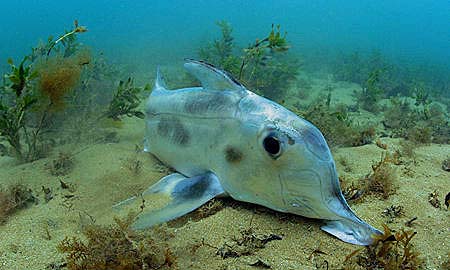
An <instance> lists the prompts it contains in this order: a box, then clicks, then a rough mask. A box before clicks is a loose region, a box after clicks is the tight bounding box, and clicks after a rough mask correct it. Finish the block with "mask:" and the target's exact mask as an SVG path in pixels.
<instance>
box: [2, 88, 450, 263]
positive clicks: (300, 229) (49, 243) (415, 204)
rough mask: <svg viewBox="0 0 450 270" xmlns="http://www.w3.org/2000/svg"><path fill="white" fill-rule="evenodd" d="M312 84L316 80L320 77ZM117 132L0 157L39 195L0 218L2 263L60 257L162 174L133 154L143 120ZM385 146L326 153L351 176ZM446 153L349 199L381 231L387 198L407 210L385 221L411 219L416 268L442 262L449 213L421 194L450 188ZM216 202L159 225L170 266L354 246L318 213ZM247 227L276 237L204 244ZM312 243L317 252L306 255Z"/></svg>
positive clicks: (340, 255) (433, 148)
mask: <svg viewBox="0 0 450 270" xmlns="http://www.w3.org/2000/svg"><path fill="white" fill-rule="evenodd" d="M312 83H313V86H317V85H319V84H322V83H323V82H314V81H313V82H312ZM352 87H353V88H354V87H355V86H351V85H350V87H349V85H347V84H345V83H336V85H335V90H334V91H338V94H339V98H343V99H345V96H346V95H347V97H348V96H349V95H350V94H349V93H351V92H352V90H351V88H352ZM339 91H340V92H339ZM117 132H118V136H119V138H120V141H119V142H118V143H102V144H92V145H88V146H86V145H64V146H61V147H58V148H56V149H54V151H53V152H52V155H51V156H49V157H47V158H45V159H40V160H37V161H35V162H33V163H29V164H22V165H16V164H15V162H14V160H12V159H11V158H8V157H0V179H1V183H2V184H3V185H8V184H13V183H22V184H26V185H28V186H29V187H30V188H31V189H32V190H33V192H34V194H35V195H37V196H38V198H39V203H38V204H37V205H33V206H30V207H28V208H26V209H23V210H20V211H18V212H16V213H15V214H14V215H12V216H11V217H10V218H9V219H8V221H7V222H6V223H5V224H3V225H0V269H2V270H3V269H5V270H9V269H11V270H13V269H20V270H22V269H30V270H31V269H36V270H38V269H39V270H42V269H46V267H47V266H48V265H49V264H51V263H60V262H61V261H62V259H63V257H64V255H63V254H61V253H58V252H57V250H56V245H57V244H58V243H59V242H60V241H61V240H62V239H64V238H65V237H66V236H81V228H82V225H83V224H86V223H89V222H91V218H90V217H89V216H91V217H93V218H94V219H95V223H96V224H111V223H112V222H113V217H114V215H115V213H114V212H113V210H112V207H111V206H112V205H113V204H114V203H117V202H119V201H121V200H124V199H126V198H128V197H130V196H131V195H133V194H135V193H136V192H138V191H143V190H145V189H146V188H147V187H148V186H150V185H151V184H153V183H155V182H156V181H158V179H160V178H161V177H162V176H164V173H163V172H161V171H162V170H161V167H160V165H158V164H157V162H156V161H155V159H154V158H152V156H151V155H150V154H147V153H143V152H136V145H141V143H142V138H143V132H144V123H143V121H142V120H135V119H127V120H125V123H124V126H123V127H122V128H120V129H117ZM381 140H382V142H383V143H386V144H387V145H388V149H395V148H398V147H399V146H398V145H399V142H400V139H389V138H382V139H381ZM80 149H83V150H82V151H81V152H79V153H77V154H76V155H74V156H73V160H74V169H73V171H71V172H70V173H69V174H68V175H65V176H52V175H51V174H50V173H49V170H48V169H47V168H46V164H48V163H49V162H51V161H52V160H54V159H55V158H57V156H58V153H59V152H67V153H71V152H72V153H74V152H78V151H79V150H80ZM383 151H385V150H383V149H381V148H379V147H377V146H376V145H375V144H369V145H365V146H361V147H348V148H339V149H333V154H334V158H335V160H339V159H342V158H344V159H346V161H347V163H348V166H347V167H349V168H346V170H345V171H344V168H343V167H342V165H341V164H340V162H336V163H337V167H338V171H339V174H340V175H343V176H344V177H345V178H346V179H358V178H360V177H362V176H364V175H366V174H367V173H369V172H371V165H372V164H373V163H374V162H376V161H379V159H380V157H381V154H382V152H383ZM448 155H450V146H449V145H437V144H429V145H422V146H418V147H417V148H416V149H415V162H413V161H412V160H411V159H410V160H408V159H407V158H405V159H404V162H403V164H401V165H397V166H395V167H396V171H397V173H398V176H399V178H398V179H397V181H396V183H395V186H396V192H395V194H393V195H391V196H390V197H389V198H388V199H387V200H383V199H380V198H379V197H376V196H372V195H367V196H365V197H364V199H363V200H362V201H361V202H359V203H357V204H351V207H352V209H353V210H354V211H355V212H356V213H357V215H358V216H359V217H361V218H362V219H363V220H365V221H367V222H368V223H370V224H372V225H374V226H375V227H377V228H380V229H381V228H382V224H384V223H386V220H387V218H386V217H385V216H383V215H382V211H383V210H384V209H386V208H387V207H389V206H391V205H401V206H403V207H404V212H405V214H404V216H402V217H399V218H396V219H395V220H394V222H393V223H390V224H388V225H389V226H390V227H391V228H393V229H399V228H404V227H405V226H404V223H405V222H406V221H408V220H410V219H411V218H412V217H417V220H416V221H415V222H414V223H413V226H412V227H411V228H410V229H412V230H414V231H416V232H417V236H416V237H415V238H414V240H413V243H414V247H415V249H416V250H417V251H419V252H420V254H421V255H420V256H421V258H422V259H423V261H424V269H443V268H442V263H443V262H445V261H447V260H449V258H448V256H449V252H450V241H449V240H450V226H449V224H450V215H449V214H450V212H449V210H447V209H445V206H443V207H441V208H440V209H437V208H435V207H433V206H432V205H431V204H430V203H429V202H428V195H429V193H431V192H433V191H435V190H436V191H437V192H438V193H439V199H440V200H441V204H442V205H443V198H444V196H445V194H447V192H449V191H450V173H449V172H446V171H444V170H442V169H441V163H442V161H443V160H444V159H445V158H446V157H447V156H448ZM135 160H139V161H141V162H142V169H141V170H140V172H139V173H137V174H135V173H133V172H132V171H131V170H130V169H129V168H128V166H129V164H130V162H132V161H135ZM348 171H349V172H348ZM60 179H61V180H63V181H65V182H67V183H71V184H73V185H75V187H76V191H75V192H74V194H75V197H73V198H72V199H69V200H68V199H66V198H65V197H64V195H65V194H67V193H68V192H67V191H66V190H63V189H61V185H60V181H59V180H60ZM42 186H45V187H50V188H51V189H52V190H53V195H54V198H53V199H52V200H50V201H49V202H47V203H46V202H45V201H44V195H43V192H42ZM223 205H224V207H223V209H222V210H220V211H219V212H217V213H216V214H214V215H211V216H208V217H206V218H203V219H200V220H196V221H193V220H192V219H191V218H190V217H191V216H190V215H188V216H186V217H183V218H180V219H179V220H177V221H175V222H172V223H170V224H169V226H167V227H166V228H167V230H168V231H169V232H171V233H172V234H173V236H174V237H173V238H172V239H171V240H170V242H169V245H170V248H171V250H172V251H173V252H174V254H175V256H176V257H177V263H178V269H257V268H255V267H253V266H250V264H252V263H254V262H256V261H257V260H258V259H260V260H262V261H264V262H266V263H267V264H269V265H270V266H271V268H272V269H326V267H325V261H327V262H328V266H329V269H341V268H342V263H343V261H344V259H345V257H346V256H347V255H349V254H350V253H351V252H352V251H353V250H355V249H358V248H359V247H358V246H354V245H351V244H347V243H344V242H342V241H340V240H338V239H336V238H334V237H332V236H331V235H329V234H327V233H325V232H323V231H321V230H320V225H321V222H320V221H319V220H312V219H307V218H303V217H300V216H294V215H288V214H280V213H276V212H274V211H271V210H268V209H266V208H264V207H260V206H256V205H251V204H246V203H230V201H229V200H226V201H225V202H224V204H223ZM249 228H253V230H254V232H255V233H257V234H270V233H273V234H276V235H280V236H282V240H277V241H271V242H269V243H267V245H266V246H265V247H264V248H262V249H259V250H257V251H256V252H255V254H253V255H249V256H241V257H238V258H226V259H222V258H221V257H220V256H218V255H217V254H216V250H215V249H214V248H212V247H211V246H215V247H219V246H222V245H223V244H224V243H225V242H230V241H231V239H232V238H233V237H234V236H239V234H240V231H241V230H243V229H249ZM47 230H48V232H49V234H50V236H51V238H50V239H48V236H47V232H46V231H47ZM202 239H204V242H205V243H207V244H208V245H205V246H202V247H200V248H198V249H197V251H196V252H195V253H192V252H191V250H192V247H193V246H194V245H196V244H198V243H199V242H201V240H202ZM316 249H320V250H321V251H322V253H320V254H319V253H317V254H314V255H313V256H311V254H312V252H313V251H314V250H316Z"/></svg>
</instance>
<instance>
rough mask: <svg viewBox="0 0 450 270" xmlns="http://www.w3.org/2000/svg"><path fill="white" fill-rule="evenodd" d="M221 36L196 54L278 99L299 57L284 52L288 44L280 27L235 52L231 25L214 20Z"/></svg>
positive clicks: (295, 72)
mask: <svg viewBox="0 0 450 270" xmlns="http://www.w3.org/2000/svg"><path fill="white" fill-rule="evenodd" d="M217 24H218V26H219V27H220V28H221V32H222V37H221V39H216V40H214V42H212V43H209V44H208V45H206V46H205V47H203V48H201V49H200V50H199V57H200V58H201V59H202V60H205V61H207V62H209V63H211V64H213V65H215V66H217V67H219V68H222V69H224V70H226V71H228V72H230V73H231V74H232V75H233V76H234V77H235V78H237V79H238V80H240V81H241V82H242V83H243V84H244V85H245V86H247V87H248V88H250V89H252V90H254V91H256V92H257V93H259V94H261V95H264V96H266V97H269V98H272V99H275V100H278V99H281V98H282V97H283V96H284V94H285V93H286V90H287V88H288V86H289V84H290V83H291V82H293V81H294V80H295V79H296V75H297V73H298V69H299V67H300V65H299V63H298V60H297V59H296V58H295V57H293V56H292V55H287V54H286V53H287V51H288V50H289V48H290V46H289V45H288V42H287V39H286V33H284V34H281V31H280V30H281V28H280V26H279V25H278V26H276V27H275V26H274V25H272V29H271V31H270V32H269V34H268V35H267V36H266V37H264V38H262V39H257V40H256V41H255V42H254V43H253V44H251V45H249V46H248V47H247V48H244V49H243V50H241V51H240V53H235V49H234V47H235V44H234V42H233V41H234V38H233V37H232V28H231V26H230V25H229V24H228V23H227V22H225V21H221V22H218V23H217Z"/></svg>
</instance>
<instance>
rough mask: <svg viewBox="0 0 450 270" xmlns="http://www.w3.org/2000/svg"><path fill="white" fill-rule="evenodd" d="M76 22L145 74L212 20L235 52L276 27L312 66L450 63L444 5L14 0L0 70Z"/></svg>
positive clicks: (90, 39) (5, 23)
mask: <svg viewBox="0 0 450 270" xmlns="http://www.w3.org/2000/svg"><path fill="white" fill-rule="evenodd" d="M74 19H78V20H79V22H80V24H81V25H85V26H87V27H88V29H89V33H88V34H86V35H82V36H81V37H80V39H81V41H82V42H84V43H86V44H89V45H90V46H93V47H94V48H95V49H96V50H99V51H103V52H104V53H105V54H106V55H107V56H108V58H109V59H110V60H112V61H118V62H122V63H126V64H131V65H137V66H145V67H147V68H149V69H152V67H150V66H148V65H152V64H156V63H161V62H170V61H181V60H182V59H183V58H185V57H195V53H196V51H197V49H198V48H199V47H200V46H201V45H202V43H204V42H205V41H207V40H210V39H211V37H212V36H215V35H217V34H218V33H219V31H218V28H217V26H216V25H215V22H216V21H218V20H226V21H228V22H230V23H231V25H232V26H233V28H234V36H235V37H236V41H237V42H238V44H239V45H241V46H245V45H247V44H248V42H250V41H253V40H254V39H255V38H257V37H261V36H263V35H264V34H266V33H267V31H268V29H270V25H271V24H272V23H276V24H281V25H282V26H283V28H284V29H285V30H286V31H287V32H288V39H289V41H290V43H291V45H292V51H295V52H299V53H301V54H302V55H303V56H304V57H307V58H308V57H309V58H312V59H314V57H317V58H322V59H323V58H327V57H333V55H334V54H335V53H336V52H352V51H355V50H358V51H362V52H364V51H371V50H374V49H376V50H379V51H380V52H382V53H383V54H384V55H387V56H388V57H391V58H393V59H397V60H402V61H405V60H407V61H409V62H413V63H415V62H417V63H420V64H423V63H426V64H428V65H430V64H431V65H435V64H437V65H440V66H443V67H448V65H449V64H448V62H449V61H448V60H449V59H450V27H449V22H450V2H449V1H443V0H436V1H406V0H403V1H337V0H331V1H325V0H318V1H296V0H282V1H266V0H263V1H261V0H259V1H258V0H246V1H238V0H234V1H233V0H222V1H207V0H195V1H184V0H166V1H159V0H155V1H142V0H138V1H120V0H108V1H106V0H99V1H86V0H79V1H55V0H53V1H52V0H16V1H2V8H1V9H0V33H1V35H0V62H1V63H2V65H1V67H3V68H5V67H6V59H7V58H8V57H13V58H15V59H17V58H21V57H22V56H23V55H24V54H27V53H29V50H30V47H31V46H35V45H36V43H37V41H38V40H46V38H47V37H48V36H49V35H52V34H54V35H58V34H59V33H61V32H62V29H71V27H72V22H73V20H74ZM2 59H3V60H2ZM3 63H4V64H3Z"/></svg>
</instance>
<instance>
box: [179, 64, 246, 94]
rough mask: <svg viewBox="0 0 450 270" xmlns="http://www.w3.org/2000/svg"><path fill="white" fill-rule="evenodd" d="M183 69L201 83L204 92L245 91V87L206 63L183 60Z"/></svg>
mask: <svg viewBox="0 0 450 270" xmlns="http://www.w3.org/2000/svg"><path fill="white" fill-rule="evenodd" d="M184 67H185V68H186V69H187V71H188V72H189V73H191V74H192V75H193V76H195V77H196V78H197V79H198V80H199V81H200V82H201V84H202V87H203V88H204V89H205V90H232V91H243V90H245V87H244V86H243V85H242V84H240V83H239V82H238V81H236V80H235V79H234V78H233V77H232V76H231V75H229V74H228V73H227V72H225V71H223V70H220V69H218V68H216V67H215V66H213V65H211V64H208V63H206V62H203V61H197V60H193V59H185V64H184Z"/></svg>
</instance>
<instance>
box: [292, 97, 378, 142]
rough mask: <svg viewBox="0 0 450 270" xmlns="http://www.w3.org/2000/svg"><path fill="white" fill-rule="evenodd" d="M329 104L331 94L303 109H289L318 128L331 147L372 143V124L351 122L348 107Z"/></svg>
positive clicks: (373, 135)
mask: <svg viewBox="0 0 450 270" xmlns="http://www.w3.org/2000/svg"><path fill="white" fill-rule="evenodd" d="M330 103H331V93H329V94H327V96H326V97H319V98H318V99H316V100H315V101H313V102H312V103H311V104H310V105H308V106H307V108H305V109H301V108H300V109H299V108H291V109H292V110H293V111H294V112H295V113H297V114H298V115H300V116H301V117H303V118H305V119H306V120H308V121H310V122H311V123H313V124H314V125H315V126H316V127H317V128H319V130H320V131H321V132H322V133H323V135H324V137H325V138H326V140H327V142H328V144H330V145H331V146H361V145H365V144H369V143H371V142H372V140H373V139H374V137H375V134H376V132H375V128H374V127H373V125H372V124H370V123H367V124H359V123H357V122H355V121H353V117H352V116H351V114H350V112H349V107H348V106H346V105H344V104H338V105H336V106H331V104H330Z"/></svg>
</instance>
